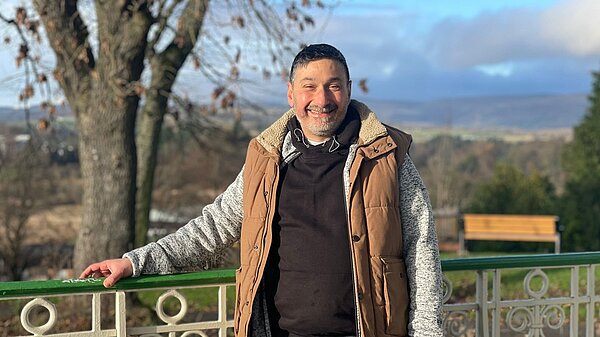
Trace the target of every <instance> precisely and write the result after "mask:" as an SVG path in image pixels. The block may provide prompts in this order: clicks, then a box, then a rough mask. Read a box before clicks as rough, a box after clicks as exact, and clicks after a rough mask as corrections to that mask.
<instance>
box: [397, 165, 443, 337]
mask: <svg viewBox="0 0 600 337" xmlns="http://www.w3.org/2000/svg"><path fill="white" fill-rule="evenodd" d="M399 176H400V177H399V179H400V213H401V218H402V237H403V245H404V258H405V262H406V269H407V274H408V281H409V287H410V299H411V301H410V312H409V323H408V331H409V335H410V336H418V337H422V336H442V335H443V332H442V316H441V311H442V288H441V286H442V271H441V265H440V257H439V249H438V242H437V236H436V231H435V223H434V219H433V211H432V209H431V203H430V201H429V195H428V193H427V189H426V188H425V185H424V184H423V181H422V180H421V177H420V175H419V173H418V171H417V169H416V167H415V166H414V164H413V162H412V160H411V159H410V157H409V156H408V155H407V156H406V157H405V160H404V163H403V165H402V169H401V170H400V172H399Z"/></svg>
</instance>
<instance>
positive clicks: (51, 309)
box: [21, 298, 56, 336]
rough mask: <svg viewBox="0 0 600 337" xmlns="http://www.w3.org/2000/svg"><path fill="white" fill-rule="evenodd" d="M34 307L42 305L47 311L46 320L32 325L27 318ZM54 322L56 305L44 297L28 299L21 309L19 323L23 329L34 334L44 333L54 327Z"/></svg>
mask: <svg viewBox="0 0 600 337" xmlns="http://www.w3.org/2000/svg"><path fill="white" fill-rule="evenodd" d="M36 307H44V308H46V310H48V313H49V316H48V321H47V322H46V323H44V324H42V325H39V326H35V325H33V324H32V323H31V320H30V319H29V314H30V313H31V310H33V309H34V308H36ZM54 324H56V307H55V306H54V304H52V303H50V302H49V301H47V300H46V299H44V298H35V299H33V300H31V301H29V302H28V303H27V304H25V306H24V307H23V310H22V311H21V325H22V326H23V329H25V330H27V331H28V332H30V333H32V334H34V335H37V336H39V335H44V334H45V333H46V332H47V331H48V330H50V329H52V327H54Z"/></svg>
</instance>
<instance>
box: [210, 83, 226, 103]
mask: <svg viewBox="0 0 600 337" xmlns="http://www.w3.org/2000/svg"><path fill="white" fill-rule="evenodd" d="M223 91H225V87H223V86H219V87H216V88H215V90H213V92H212V94H211V98H212V100H213V101H214V100H216V99H217V98H219V96H221V94H222V93H223Z"/></svg>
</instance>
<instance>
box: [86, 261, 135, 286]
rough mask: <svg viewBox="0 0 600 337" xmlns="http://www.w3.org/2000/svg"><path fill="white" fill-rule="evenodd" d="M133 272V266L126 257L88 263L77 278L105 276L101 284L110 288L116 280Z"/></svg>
mask: <svg viewBox="0 0 600 337" xmlns="http://www.w3.org/2000/svg"><path fill="white" fill-rule="evenodd" d="M132 274H133V266H132V265H131V261H129V259H127V258H122V259H113V260H104V261H102V262H97V263H93V264H91V265H89V266H88V267H87V268H85V270H84V271H83V273H81V275H79V278H86V277H106V279H105V280H104V282H103V284H104V287H106V288H110V287H112V286H114V285H115V283H117V281H118V280H120V279H122V278H124V277H129V276H131V275H132Z"/></svg>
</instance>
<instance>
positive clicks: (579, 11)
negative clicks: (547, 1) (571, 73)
mask: <svg viewBox="0 0 600 337" xmlns="http://www.w3.org/2000/svg"><path fill="white" fill-rule="evenodd" d="M599 17H600V1H598V0H570V1H568V0H563V1H561V2H560V3H559V4H558V5H557V6H555V7H553V8H550V9H549V10H548V11H546V12H545V13H543V14H542V16H541V23H542V25H541V32H540V35H541V36H542V37H544V38H545V39H547V40H548V41H552V42H554V43H556V44H557V45H558V46H562V47H563V48H564V49H565V50H566V51H568V52H569V53H571V54H573V55H577V56H598V55H600V23H599V21H598V18H599Z"/></svg>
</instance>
